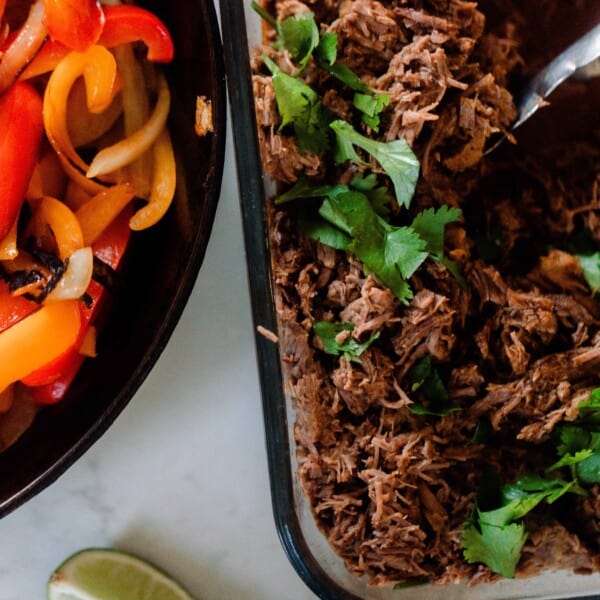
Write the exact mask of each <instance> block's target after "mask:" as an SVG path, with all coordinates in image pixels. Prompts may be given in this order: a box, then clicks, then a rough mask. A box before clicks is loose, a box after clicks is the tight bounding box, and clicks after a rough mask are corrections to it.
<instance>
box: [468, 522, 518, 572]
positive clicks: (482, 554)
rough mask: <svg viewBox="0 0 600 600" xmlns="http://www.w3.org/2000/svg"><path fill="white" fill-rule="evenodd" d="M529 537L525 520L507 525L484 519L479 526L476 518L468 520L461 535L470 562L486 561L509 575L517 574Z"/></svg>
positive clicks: (486, 563)
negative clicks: (492, 523) (501, 525)
mask: <svg viewBox="0 0 600 600" xmlns="http://www.w3.org/2000/svg"><path fill="white" fill-rule="evenodd" d="M526 540H527V533H526V532H525V526H524V525H523V524H522V523H513V524H511V525H505V526H503V527H498V526H495V525H488V524H487V523H482V524H481V525H480V528H479V529H477V527H476V525H475V522H474V521H468V522H467V523H466V524H465V526H464V527H463V531H462V537H461V541H462V545H463V552H464V556H465V559H466V561H467V562H469V563H480V562H481V563H484V564H485V565H487V566H488V567H489V568H490V569H492V571H494V572H495V573H499V574H500V575H502V576H504V577H509V578H512V577H514V576H515V570H516V568H517V563H518V562H519V559H520V558H521V550H522V548H523V546H524V544H525V541H526Z"/></svg>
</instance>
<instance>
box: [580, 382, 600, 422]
mask: <svg viewBox="0 0 600 600" xmlns="http://www.w3.org/2000/svg"><path fill="white" fill-rule="evenodd" d="M577 411H578V413H579V419H578V422H579V423H582V422H583V423H585V424H587V425H588V427H600V388H596V389H595V390H592V392H591V393H590V397H589V398H588V399H587V400H583V401H581V402H580V403H579V404H578V405H577Z"/></svg>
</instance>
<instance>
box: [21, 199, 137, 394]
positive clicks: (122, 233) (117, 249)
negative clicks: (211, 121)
mask: <svg viewBox="0 0 600 600" xmlns="http://www.w3.org/2000/svg"><path fill="white" fill-rule="evenodd" d="M130 218H131V210H130V209H129V208H127V209H125V210H124V211H123V212H122V213H121V214H120V215H119V216H118V217H117V219H115V220H114V221H113V222H112V223H111V225H110V226H109V227H108V228H107V229H106V230H105V231H104V232H103V233H102V235H101V236H100V238H98V240H97V241H96V242H95V243H94V245H93V246H92V249H93V251H94V256H96V257H97V258H99V259H100V260H102V261H103V262H105V263H106V264H108V265H109V266H110V267H112V268H113V269H116V268H117V267H118V266H119V263H120V262H121V260H122V258H123V255H124V254H125V249H126V248H127V244H128V242H129V237H130V234H131V230H130V228H129V219H130ZM87 293H88V295H89V296H90V297H91V299H92V304H91V306H90V307H87V306H86V305H85V304H84V303H83V302H81V303H80V313H81V329H80V332H79V335H78V336H77V341H76V342H75V344H74V345H73V347H72V348H70V349H69V350H68V351H67V352H65V353H64V354H63V355H61V356H60V357H58V358H57V359H55V360H53V361H51V362H50V363H48V364H47V365H45V366H44V367H42V368H41V369H38V370H37V371H35V372H34V373H31V374H30V375H28V376H27V377H25V378H24V379H22V380H21V381H22V382H23V383H24V384H25V385H28V386H32V390H31V394H32V397H33V399H34V400H35V401H36V402H38V403H40V404H51V403H53V402H58V401H59V400H61V399H62V397H63V396H64V395H65V393H66V392H67V390H68V388H69V385H70V384H71V382H72V380H73V379H74V377H75V375H76V374H77V371H78V369H79V367H80V366H81V363H82V362H83V360H84V358H85V357H83V356H82V355H81V354H80V353H79V348H80V346H81V344H82V342H83V339H84V338H85V336H86V334H87V332H88V329H89V326H90V324H92V323H93V322H94V320H95V319H96V317H97V315H98V313H99V311H100V308H101V306H102V304H103V302H104V300H105V297H106V291H105V289H104V287H102V285H101V284H99V283H98V282H96V281H94V280H92V281H91V283H90V285H89V287H88V289H87Z"/></svg>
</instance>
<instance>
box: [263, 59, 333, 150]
mask: <svg viewBox="0 0 600 600" xmlns="http://www.w3.org/2000/svg"><path fill="white" fill-rule="evenodd" d="M263 61H264V63H265V65H266V66H267V68H268V69H269V71H271V73H272V75H273V77H272V81H273V89H274V90H275V99H276V101H277V108H278V110H279V114H280V116H281V124H280V126H279V129H280V130H281V129H283V128H284V127H286V126H288V125H290V126H291V127H292V128H293V130H294V134H295V136H296V142H297V144H298V148H299V149H300V151H301V152H314V153H315V154H321V153H322V152H325V151H326V150H327V149H328V148H329V129H328V127H329V121H330V118H329V113H328V112H327V109H326V108H325V107H324V106H323V103H322V102H321V100H320V99H319V97H318V95H317V93H316V92H315V91H314V90H313V89H312V88H311V87H310V86H309V85H306V83H304V82H303V81H301V80H300V79H298V78H296V77H292V76H291V75H288V74H287V73H284V72H283V71H282V70H281V69H280V68H279V67H278V66H277V65H276V64H275V63H274V62H273V61H272V60H271V59H270V58H269V57H268V56H263Z"/></svg>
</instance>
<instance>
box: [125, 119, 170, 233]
mask: <svg viewBox="0 0 600 600" xmlns="http://www.w3.org/2000/svg"><path fill="white" fill-rule="evenodd" d="M153 155H154V176H153V180H152V191H151V193H150V200H149V201H148V204H147V205H146V206H144V207H142V208H140V209H139V210H138V211H137V212H136V213H135V215H133V217H132V218H131V221H130V223H129V225H130V227H131V229H133V230H135V231H139V230H141V229H147V228H148V227H151V226H152V225H154V224H156V223H158V221H160V219H161V218H162V217H163V216H164V214H165V213H166V212H167V210H168V208H169V206H170V205H171V202H172V201H173V197H174V195H175V183H176V181H175V174H176V173H175V155H174V153H173V146H172V144H171V137H170V135H169V132H168V130H167V129H164V130H163V132H162V133H161V135H160V137H159V138H158V140H157V141H156V144H154V148H153Z"/></svg>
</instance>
